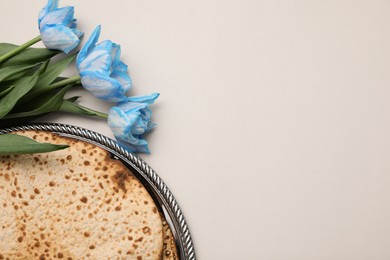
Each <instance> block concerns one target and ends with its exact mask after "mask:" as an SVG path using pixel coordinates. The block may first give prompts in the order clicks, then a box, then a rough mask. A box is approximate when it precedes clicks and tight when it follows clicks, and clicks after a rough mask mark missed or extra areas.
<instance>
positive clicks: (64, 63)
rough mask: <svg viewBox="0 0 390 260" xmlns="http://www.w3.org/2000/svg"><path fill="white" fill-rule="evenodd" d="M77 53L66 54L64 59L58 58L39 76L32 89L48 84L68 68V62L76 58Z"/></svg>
mask: <svg viewBox="0 0 390 260" xmlns="http://www.w3.org/2000/svg"><path fill="white" fill-rule="evenodd" d="M76 55H77V53H75V54H72V55H68V56H66V57H65V58H64V59H62V60H59V61H58V62H56V63H54V64H50V66H49V67H48V68H47V69H46V71H45V72H44V73H43V74H42V75H41V76H40V77H39V80H38V82H37V84H36V85H35V87H34V89H40V88H44V87H47V86H49V85H50V84H51V83H52V82H53V81H54V80H55V79H57V77H58V76H59V75H60V74H61V73H62V72H64V70H65V69H66V68H68V66H69V64H70V63H71V62H72V61H73V60H74V59H75V58H76Z"/></svg>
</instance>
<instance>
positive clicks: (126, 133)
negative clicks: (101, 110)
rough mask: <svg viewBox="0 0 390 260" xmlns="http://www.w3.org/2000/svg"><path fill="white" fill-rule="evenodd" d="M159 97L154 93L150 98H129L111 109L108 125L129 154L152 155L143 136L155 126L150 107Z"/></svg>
mask: <svg viewBox="0 0 390 260" xmlns="http://www.w3.org/2000/svg"><path fill="white" fill-rule="evenodd" d="M159 95H160V94H158V93H154V94H151V95H149V96H138V97H128V98H127V99H126V100H125V101H122V102H120V103H118V104H117V105H116V106H114V107H112V108H111V109H110V111H109V113H108V125H109V127H110V128H111V131H112V132H113V133H114V135H115V138H116V139H117V141H118V142H119V143H120V144H122V145H123V146H124V147H125V148H126V149H127V150H128V151H129V152H132V153H133V152H141V153H150V151H149V148H148V142H147V141H146V140H145V139H144V137H143V135H144V134H145V133H147V132H149V131H150V130H151V129H152V128H153V127H154V126H155V124H153V123H152V121H151V120H150V117H151V116H152V112H151V110H150V109H149V105H151V104H152V103H154V101H155V100H156V99H157V98H158V96H159Z"/></svg>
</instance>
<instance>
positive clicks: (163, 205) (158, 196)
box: [0, 123, 196, 260]
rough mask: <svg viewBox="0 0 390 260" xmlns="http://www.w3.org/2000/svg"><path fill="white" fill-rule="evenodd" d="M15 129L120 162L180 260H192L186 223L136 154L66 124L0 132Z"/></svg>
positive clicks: (104, 137)
mask: <svg viewBox="0 0 390 260" xmlns="http://www.w3.org/2000/svg"><path fill="white" fill-rule="evenodd" d="M18 130H42V131H49V132H52V133H56V134H59V135H62V136H66V137H70V138H74V139H77V140H82V141H86V142H89V143H92V144H95V145H97V146H100V147H102V148H103V149H105V150H107V151H108V152H110V153H111V155H112V157H113V158H115V159H118V160H120V161H121V162H122V163H123V164H124V165H125V166H126V167H128V168H129V169H130V170H131V172H133V174H134V175H135V176H136V177H137V178H138V179H139V180H140V181H141V182H142V183H143V184H144V186H145V187H146V188H147V190H148V191H149V193H150V194H151V196H152V197H153V199H154V200H155V202H156V204H157V205H158V206H159V207H160V210H161V213H162V214H163V215H164V217H165V219H166V220H167V222H168V225H169V226H170V228H171V230H172V233H173V237H174V239H175V242H176V247H177V249H178V256H179V259H186V260H195V259H196V256H195V249H194V245H193V242H192V238H191V234H190V231H189V229H188V226H187V223H186V220H185V218H184V216H183V213H182V211H181V210H180V207H179V205H178V204H177V202H176V200H175V198H174V197H173V195H172V193H171V191H170V190H169V189H168V187H167V186H166V185H165V183H164V182H163V181H162V180H161V178H160V177H159V176H158V175H157V173H156V172H155V171H154V170H153V169H152V168H151V167H150V166H149V165H147V164H146V162H144V161H143V160H142V159H141V158H140V157H138V156H137V155H135V154H132V153H129V152H127V151H126V150H124V149H123V148H122V147H121V146H120V145H118V144H117V142H116V141H114V140H112V139H110V138H108V137H106V136H104V135H101V134H99V133H96V132H93V131H91V130H87V129H84V128H81V127H76V126H72V125H65V124H52V123H37V124H26V125H20V126H13V127H8V128H3V129H0V134H5V133H10V132H13V131H18Z"/></svg>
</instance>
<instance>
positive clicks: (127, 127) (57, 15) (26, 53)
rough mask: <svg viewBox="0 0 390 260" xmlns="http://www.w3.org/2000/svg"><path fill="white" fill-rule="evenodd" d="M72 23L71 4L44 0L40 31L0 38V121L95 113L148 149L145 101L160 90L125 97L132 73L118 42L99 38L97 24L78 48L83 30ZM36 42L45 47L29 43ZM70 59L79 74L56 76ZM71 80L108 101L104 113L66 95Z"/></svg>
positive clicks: (130, 143)
mask: <svg viewBox="0 0 390 260" xmlns="http://www.w3.org/2000/svg"><path fill="white" fill-rule="evenodd" d="M76 27H77V24H76V19H75V18H74V8H73V7H71V6H67V7H61V8H60V7H58V0H49V1H48V3H47V5H46V6H45V7H44V8H43V9H42V10H41V11H40V13H39V18H38V28H39V32H40V34H39V36H37V37H35V38H34V39H32V40H30V41H28V42H26V43H25V44H22V45H20V46H17V45H13V44H9V43H0V126H1V125H3V126H4V125H6V124H9V123H10V122H17V121H20V120H22V121H26V120H29V119H33V118H36V117H37V116H40V115H44V114H47V113H52V112H56V111H63V112H69V113H74V114H79V115H85V116H96V117H100V118H103V119H104V120H107V122H108V125H109V127H110V129H111V130H112V132H113V134H114V136H115V137H116V139H117V141H118V142H119V143H120V144H122V145H123V146H124V147H125V148H126V149H127V150H128V151H130V152H143V153H149V149H148V142H147V141H146V140H145V138H144V134H145V133H147V132H149V131H150V130H151V129H152V128H153V126H154V124H153V123H152V122H151V120H150V117H151V115H152V113H151V110H150V109H149V105H151V104H152V103H153V102H154V101H155V100H156V99H157V97H158V96H159V94H158V93H153V94H151V95H147V96H127V92H128V91H129V90H130V88H131V78H130V76H129V75H128V72H127V65H126V64H125V63H124V62H123V61H121V59H120V55H121V47H120V46H119V45H118V44H116V43H114V42H112V41H110V40H105V41H102V42H100V43H98V39H99V35H100V31H101V27H100V26H97V27H96V29H95V30H94V31H93V32H92V34H91V36H90V37H89V39H88V40H87V41H86V42H85V44H84V45H83V46H81V48H80V49H79V50H77V48H78V46H79V44H80V39H81V37H82V36H83V33H82V32H80V31H79V30H78V29H77V28H76ZM39 41H42V42H43V44H44V45H45V46H46V48H33V47H30V46H32V45H34V44H35V43H37V42H39ZM58 54H62V55H59V56H57V55H58ZM55 56H57V57H56V58H55V59H53V57H55ZM73 61H76V67H77V71H78V75H76V76H74V77H67V78H65V77H61V73H63V72H64V70H66V69H67V68H68V67H69V66H71V65H72V64H73V63H72V62H73ZM76 85H82V87H83V88H84V89H85V90H87V91H89V92H90V93H91V94H92V95H94V96H95V97H96V98H99V99H101V100H102V102H111V103H112V108H111V109H110V111H109V113H108V114H105V113H101V112H98V111H95V110H92V109H89V108H87V107H85V106H82V105H80V104H78V103H77V102H78V100H77V99H78V97H66V98H65V94H66V93H67V91H68V90H69V89H70V88H72V87H73V86H76Z"/></svg>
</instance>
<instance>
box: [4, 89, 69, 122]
mask: <svg viewBox="0 0 390 260" xmlns="http://www.w3.org/2000/svg"><path fill="white" fill-rule="evenodd" d="M71 87H72V85H68V86H66V87H64V88H62V89H61V90H60V91H58V92H57V93H56V94H54V95H53V94H52V93H48V94H47V95H45V96H43V97H40V98H39V99H38V100H36V101H35V102H34V104H33V108H31V110H29V111H25V112H19V113H9V114H8V115H6V116H5V117H4V119H11V118H22V117H31V116H37V115H42V114H46V113H50V112H55V111H58V110H59V109H60V108H61V104H62V101H63V99H64V95H65V94H66V92H67V91H68V90H69V89H70V88H71Z"/></svg>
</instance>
